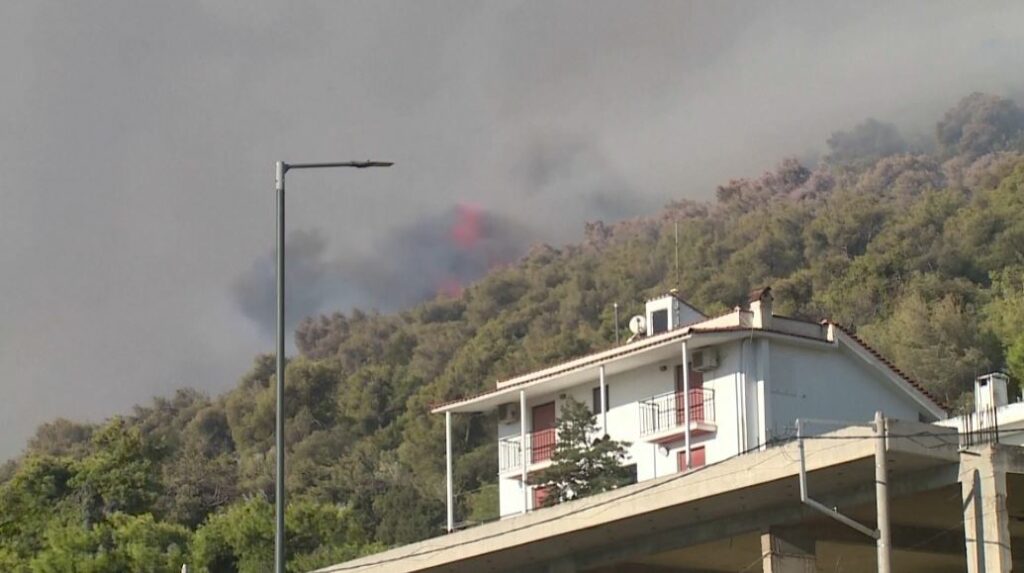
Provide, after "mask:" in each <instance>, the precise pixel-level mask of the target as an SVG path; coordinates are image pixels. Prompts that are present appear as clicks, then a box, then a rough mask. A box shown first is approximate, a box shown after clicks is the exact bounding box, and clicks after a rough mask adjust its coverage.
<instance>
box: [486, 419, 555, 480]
mask: <svg viewBox="0 0 1024 573" xmlns="http://www.w3.org/2000/svg"><path fill="white" fill-rule="evenodd" d="M556 441H557V431H556V430H555V429H554V428H548V429H546V430H537V431H536V432H530V433H528V434H526V451H527V452H529V457H530V463H531V464H536V463H539V462H543V461H547V460H550V459H551V456H553V455H554V454H555V442H556ZM521 442H522V438H521V437H520V436H510V437H508V438H502V439H500V440H498V471H499V472H501V473H505V472H507V471H511V470H514V469H518V468H522V467H523V446H522V443H521Z"/></svg>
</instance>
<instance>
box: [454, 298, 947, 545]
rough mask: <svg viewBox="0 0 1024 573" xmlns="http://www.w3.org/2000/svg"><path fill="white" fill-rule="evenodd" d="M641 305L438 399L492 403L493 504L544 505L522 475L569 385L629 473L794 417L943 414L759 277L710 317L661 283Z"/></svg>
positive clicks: (698, 456)
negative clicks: (475, 387)
mask: <svg viewBox="0 0 1024 573" xmlns="http://www.w3.org/2000/svg"><path fill="white" fill-rule="evenodd" d="M644 318H645V320H644V321H643V322H644V323H646V327H647V330H646V332H645V333H642V334H641V336H635V337H634V338H633V339H631V341H630V342H628V343H626V344H623V345H621V346H616V347H613V348H611V349H609V350H605V351H603V352H598V353H595V354H591V355H588V356H584V357H582V358H578V359H576V360H572V361H569V362H565V363H562V364H558V365H556V366H553V367H550V368H546V369H543V370H540V371H537V372H532V373H529V374H524V375H522V376H518V377H516V378H512V379H509V380H502V381H499V382H497V385H496V388H495V389H494V390H493V391H490V392H488V393H486V394H483V395H479V396H473V397H469V398H466V399H463V400H459V401H456V402H452V403H450V404H445V405H443V406H440V407H438V408H436V409H435V410H434V412H435V413H443V414H445V415H446V416H451V415H452V414H455V415H458V414H463V413H479V412H491V411H494V410H497V411H498V419H499V423H498V431H497V433H498V456H499V459H498V471H499V475H498V481H499V493H500V515H501V516H502V517H508V516H512V515H517V514H521V513H525V512H527V511H530V510H532V509H534V508H536V507H539V506H540V505H541V501H542V499H543V497H544V495H545V492H544V491H543V490H541V489H538V488H536V487H534V486H529V485H527V483H526V482H527V480H528V477H529V474H530V473H531V472H534V471H537V470H539V469H542V468H544V467H547V466H548V465H550V459H551V456H552V454H553V452H554V449H555V443H556V440H557V435H556V432H555V424H556V418H557V413H558V411H559V410H560V408H561V405H562V404H563V403H564V402H565V401H566V400H567V399H569V398H573V399H575V400H577V401H582V402H584V403H586V404H590V405H591V406H592V408H593V411H594V412H595V413H596V414H598V422H599V424H600V427H601V428H602V431H603V432H604V433H605V434H607V435H609V436H610V437H612V438H613V439H616V440H621V441H625V442H629V443H630V444H631V445H630V447H629V452H628V459H627V462H626V463H627V464H629V465H631V466H634V467H635V472H636V477H637V481H639V482H646V481H649V480H655V479H658V478H661V477H663V476H669V475H673V474H676V473H677V472H680V471H684V470H686V469H687V468H689V469H694V468H697V467H700V466H703V465H705V464H714V463H717V462H720V461H722V460H726V459H730V458H733V457H735V456H737V455H739V454H741V453H744V452H750V451H753V450H757V449H759V448H764V447H766V446H767V445H768V444H770V443H772V442H773V441H776V440H779V439H785V438H787V437H791V436H793V435H794V434H795V428H796V419H797V418H800V417H802V418H828V419H834V420H867V419H871V417H872V416H873V414H874V412H875V411H877V410H882V411H884V412H885V413H886V415H888V416H891V417H894V418H898V419H904V420H913V421H929V422H930V421H935V420H939V419H942V418H944V417H945V412H944V410H943V409H942V408H941V407H940V406H939V404H938V403H937V402H936V401H935V400H934V399H933V398H932V397H931V396H929V395H928V394H927V393H926V392H924V391H923V390H922V388H921V387H920V386H919V385H917V384H916V383H915V382H914V381H913V380H910V379H909V378H908V377H906V376H905V375H903V374H902V373H901V372H900V371H899V370H897V369H895V368H894V367H893V366H892V365H891V364H890V363H888V362H887V361H885V360H884V359H883V358H882V357H881V356H879V355H878V354H877V353H876V352H874V351H873V350H872V349H871V348H869V347H867V346H866V345H865V344H864V343H863V342H862V341H860V340H859V339H858V338H856V337H855V336H853V335H852V334H850V333H848V332H846V331H844V330H843V329H842V328H840V327H839V326H837V325H835V324H833V323H831V322H828V321H823V322H820V323H818V322H807V321H802V320H796V319H792V318H787V317H783V316H777V315H775V314H774V313H773V312H772V294H771V289H769V288H765V289H760V290H758V291H755V292H754V293H752V296H751V300H750V303H749V306H748V308H736V309H734V310H733V312H730V313H728V314H725V315H722V316H718V317H714V318H708V317H706V316H704V314H702V313H701V312H700V311H699V310H697V309H696V308H694V307H693V306H692V305H690V304H688V303H686V302H685V301H684V300H682V299H681V298H680V297H679V296H678V295H677V294H676V293H669V294H667V295H665V296H663V297H659V298H656V299H652V300H650V301H648V302H647V305H646V316H645V317H644ZM648 333H649V334H648ZM683 364H686V365H687V367H686V368H684V367H683ZM449 427H450V425H449ZM818 431H820V428H819V429H818ZM449 467H451V461H450V460H449ZM449 476H450V472H449ZM449 481H450V478H449ZM449 492H450V493H449V496H448V500H449V507H451V506H452V499H453V495H454V493H453V492H451V491H450V488H449ZM453 513H454V512H452V511H449V516H450V518H449V529H454V527H455V516H454V515H453Z"/></svg>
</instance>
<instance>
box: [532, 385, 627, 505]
mask: <svg viewBox="0 0 1024 573" xmlns="http://www.w3.org/2000/svg"><path fill="white" fill-rule="evenodd" d="M561 413H562V416H561V418H560V419H559V421H558V429H557V432H558V440H557V441H556V442H555V451H554V454H553V455H552V457H551V465H550V466H549V467H547V468H545V469H543V470H541V471H539V472H537V473H536V474H535V475H534V476H533V477H532V478H530V484H531V485H534V486H538V487H544V488H547V490H548V494H547V496H546V497H545V498H544V505H545V506H548V505H554V504H556V503H559V502H562V501H568V500H571V499H579V498H582V497H586V496H588V495H591V494H595V493H601V492H603V491H608V490H610V489H615V488H617V487H621V486H623V485H626V484H628V483H630V482H631V481H632V479H633V478H632V475H631V472H630V471H629V469H628V468H627V467H625V466H623V465H622V462H623V460H624V459H625V458H626V448H627V447H628V446H629V444H628V443H626V442H620V441H616V440H612V439H611V438H609V437H608V436H607V435H605V436H599V434H598V426H597V417H596V416H595V415H594V414H592V413H591V412H590V410H589V409H588V408H587V406H586V405H585V404H583V403H582V402H578V401H576V400H574V399H572V398H571V397H570V398H569V399H568V400H567V401H566V402H565V403H564V404H562V412H561Z"/></svg>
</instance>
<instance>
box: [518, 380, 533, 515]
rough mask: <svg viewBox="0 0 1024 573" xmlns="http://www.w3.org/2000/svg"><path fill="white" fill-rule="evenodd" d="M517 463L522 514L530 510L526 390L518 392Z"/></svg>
mask: <svg viewBox="0 0 1024 573" xmlns="http://www.w3.org/2000/svg"><path fill="white" fill-rule="evenodd" d="M519 461H520V465H521V466H522V474H521V475H520V477H521V478H522V481H521V482H520V483H521V485H522V488H523V513H526V512H527V511H529V509H530V488H529V486H527V484H526V470H527V469H528V467H529V465H530V454H529V452H528V450H527V447H526V390H520V391H519Z"/></svg>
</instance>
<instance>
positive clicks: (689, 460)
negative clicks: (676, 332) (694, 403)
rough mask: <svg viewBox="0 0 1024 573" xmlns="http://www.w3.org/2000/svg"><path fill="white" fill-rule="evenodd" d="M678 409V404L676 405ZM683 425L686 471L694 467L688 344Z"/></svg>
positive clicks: (684, 374)
mask: <svg viewBox="0 0 1024 573" xmlns="http://www.w3.org/2000/svg"><path fill="white" fill-rule="evenodd" d="M676 405H677V407H678V404H676ZM683 424H685V427H684V432H685V435H686V445H685V448H686V450H685V451H686V467H685V468H683V469H684V470H686V471H689V469H690V468H691V467H692V466H693V459H692V458H691V452H690V363H689V361H688V355H687V352H686V342H685V341H684V342H683Z"/></svg>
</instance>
